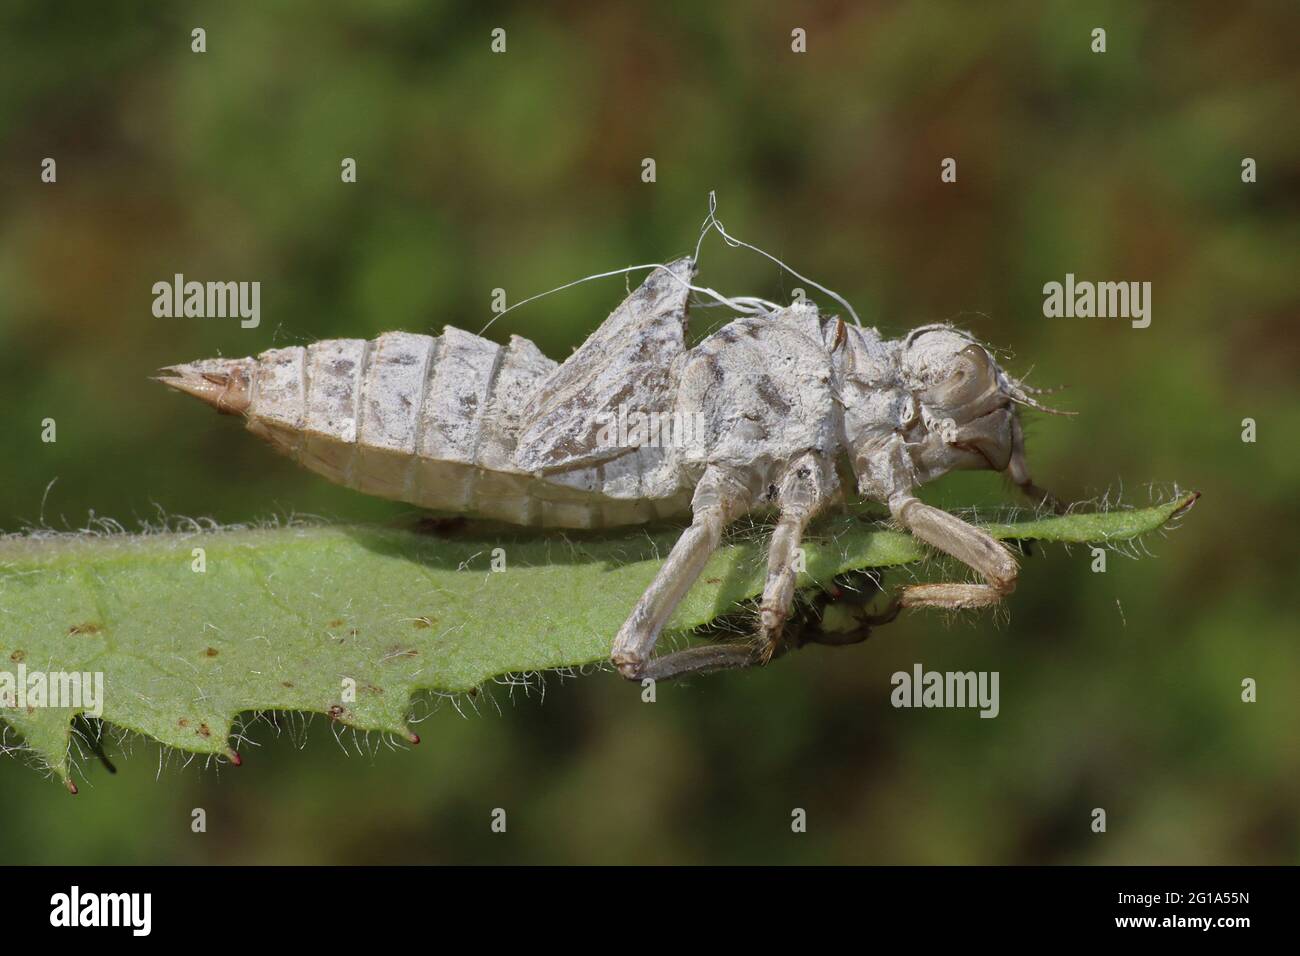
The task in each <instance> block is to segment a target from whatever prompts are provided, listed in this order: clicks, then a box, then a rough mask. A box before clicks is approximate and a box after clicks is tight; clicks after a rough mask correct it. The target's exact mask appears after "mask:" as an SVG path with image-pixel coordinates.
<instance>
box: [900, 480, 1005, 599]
mask: <svg viewBox="0 0 1300 956" xmlns="http://www.w3.org/2000/svg"><path fill="white" fill-rule="evenodd" d="M889 511H890V513H891V514H892V515H893V516H894V519H895V520H896V521H898V523H899V524H901V525H903V527H905V528H907V530H908V531H910V532H912V534H914V535H915V536H916V537H918V538H920V539H921V540H922V541H924V542H925V543H926V544H929V545H933V546H934V547H936V548H938V549H939V550H940V551H942V552H944V553H945V554H950V555H952V556H953V557H954V558H956V559H957V560H958V561H961V562H962V563H963V564H966V565H969V566H970V567H972V568H974V569H975V570H976V571H978V572H979V573H980V575H981V576H982V577H983V578H984V580H985V581H987V582H988V583H987V584H955V583H953V584H913V585H909V586H908V587H905V588H903V589H902V590H901V591H900V592H899V604H900V606H901V607H944V608H951V609H958V608H967V607H981V606H983V605H986V604H996V603H997V602H998V601H1000V600H1002V598H1004V597H1006V595H1008V594H1010V593H1011V592H1012V591H1013V590H1014V589H1015V586H1016V562H1015V559H1014V558H1012V557H1011V552H1010V551H1008V550H1007V549H1006V548H1004V547H1003V546H1002V545H1000V544H998V542H997V541H995V540H993V538H992V537H991V536H990V535H989V534H988V533H987V532H984V531H981V530H980V529H979V528H977V527H975V526H974V525H972V524H967V523H966V522H965V521H962V520H961V519H960V518H958V517H957V516H956V515H950V514H948V512H946V511H943V510H942V509H940V508H935V507H932V506H931V505H927V504H925V503H924V502H922V501H920V500H918V499H916V498H913V497H912V496H911V495H898V496H897V497H895V498H893V499H891V500H890V502H889Z"/></svg>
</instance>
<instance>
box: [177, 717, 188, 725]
mask: <svg viewBox="0 0 1300 956" xmlns="http://www.w3.org/2000/svg"><path fill="white" fill-rule="evenodd" d="M189 725H190V719H189V718H188V717H182V718H181V719H180V720H178V721H176V726H177V727H188V726H189Z"/></svg>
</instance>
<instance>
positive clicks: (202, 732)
mask: <svg viewBox="0 0 1300 956" xmlns="http://www.w3.org/2000/svg"><path fill="white" fill-rule="evenodd" d="M196 732H197V733H198V735H199V736H200V737H211V736H212V728H211V727H209V726H208V725H207V724H199V729H198V731H196Z"/></svg>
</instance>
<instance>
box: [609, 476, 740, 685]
mask: <svg viewBox="0 0 1300 956" xmlns="http://www.w3.org/2000/svg"><path fill="white" fill-rule="evenodd" d="M750 501H751V495H750V493H749V491H748V490H747V489H746V488H745V487H744V486H743V485H742V484H741V483H740V482H739V481H736V480H735V479H733V478H731V477H730V476H728V475H727V474H726V473H725V472H723V471H722V470H721V469H719V468H717V467H715V466H709V468H708V469H707V470H706V471H705V472H704V477H703V478H701V479H700V483H699V484H698V485H697V486H696V488H695V495H694V497H693V498H692V500H691V510H692V512H693V518H692V520H691V526H690V527H689V528H687V529H686V530H685V531H684V532H682V536H681V537H680V538H678V539H677V543H676V544H675V545H673V550H672V551H671V552H670V553H669V555H668V560H666V561H665V562H664V563H663V566H662V567H660V569H659V573H658V574H656V575H655V579H654V580H653V581H652V582H651V583H650V586H649V587H648V588H646V590H645V593H644V594H642V595H641V599H640V600H639V601H637V603H636V607H634V608H633V609H632V613H631V614H630V615H629V616H628V619H627V620H626V621H625V622H624V623H623V626H622V627H621V628H619V632H618V636H617V637H616V638H614V646H613V649H612V650H611V651H610V660H611V661H612V662H613V664H614V666H615V667H617V668H618V671H619V673H620V674H622V675H623V676H624V677H626V678H627V679H628V680H639V679H641V678H642V677H645V676H647V665H648V664H649V663H650V654H651V653H652V652H653V650H654V646H655V641H657V640H658V639H659V632H660V631H661V630H663V626H664V624H666V623H667V621H668V618H669V617H671V616H672V613H673V611H674V610H676V609H677V605H678V604H680V603H681V600H682V598H683V597H685V596H686V592H687V591H689V590H690V588H691V585H692V584H694V583H695V579H696V578H698V577H699V576H700V572H701V571H703V570H704V565H705V564H706V563H707V562H708V560H709V555H711V554H712V553H713V552H714V551H715V550H717V547H718V545H719V544H720V543H721V541H722V530H723V528H725V527H726V526H727V525H728V524H729V523H730V522H732V521H733V520H735V519H736V518H738V517H739V516H740V515H742V514H744V513H745V512H746V511H748V510H749V506H750Z"/></svg>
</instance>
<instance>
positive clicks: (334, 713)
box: [329, 704, 347, 720]
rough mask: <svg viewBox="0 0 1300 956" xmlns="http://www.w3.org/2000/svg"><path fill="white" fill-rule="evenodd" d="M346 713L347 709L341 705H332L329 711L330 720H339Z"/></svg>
mask: <svg viewBox="0 0 1300 956" xmlns="http://www.w3.org/2000/svg"><path fill="white" fill-rule="evenodd" d="M346 713H347V708H346V707H344V706H343V705H342V704H332V705H331V706H330V709H329V715H330V720H340V719H342V717H343V715H344V714H346Z"/></svg>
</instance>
